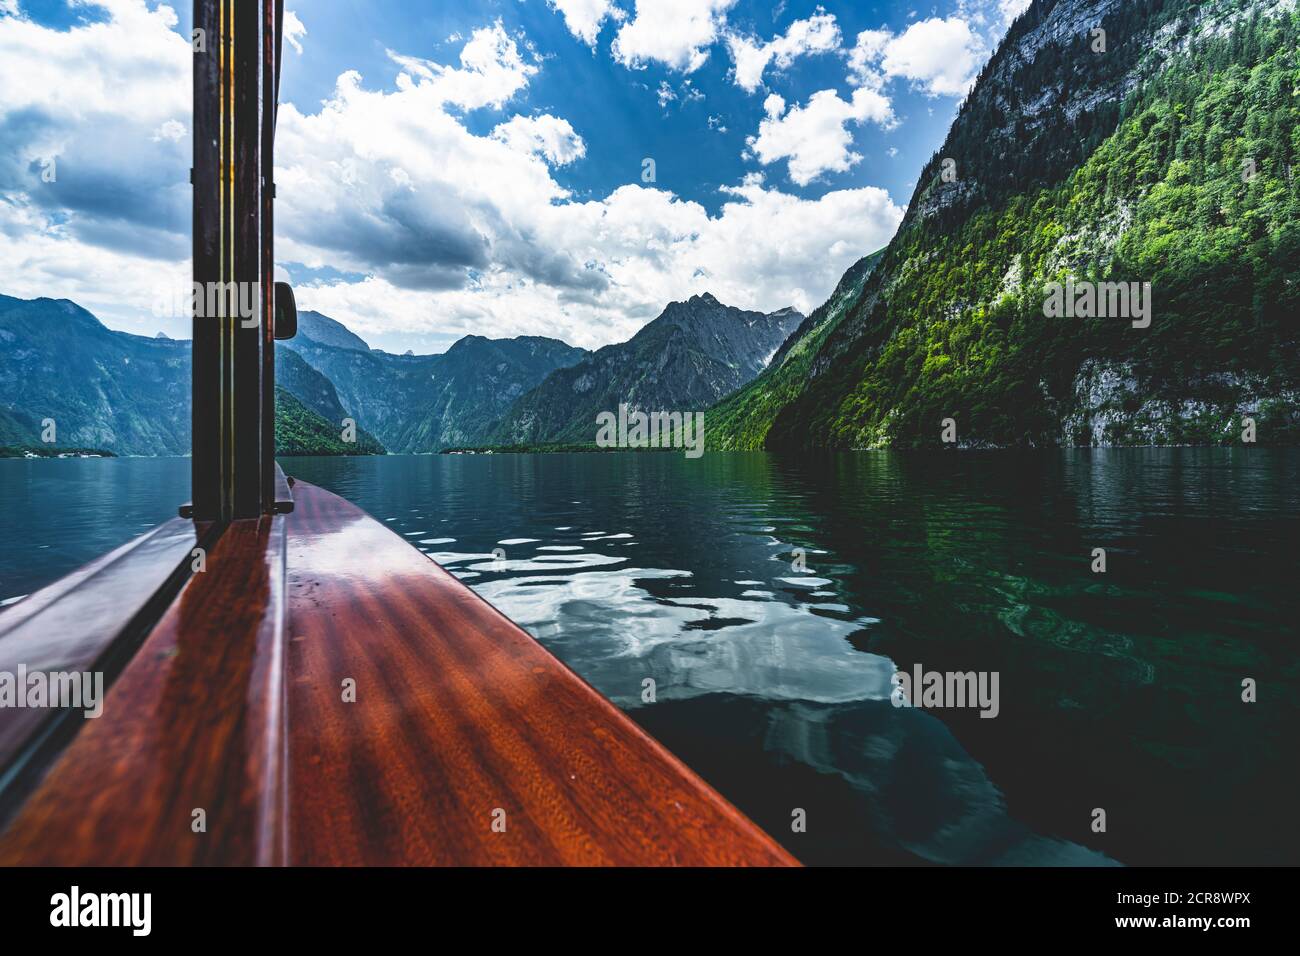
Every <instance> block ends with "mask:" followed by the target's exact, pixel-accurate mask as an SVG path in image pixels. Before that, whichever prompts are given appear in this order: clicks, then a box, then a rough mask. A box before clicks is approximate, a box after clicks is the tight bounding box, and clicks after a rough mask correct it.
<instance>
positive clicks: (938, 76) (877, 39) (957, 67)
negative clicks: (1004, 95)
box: [849, 17, 988, 96]
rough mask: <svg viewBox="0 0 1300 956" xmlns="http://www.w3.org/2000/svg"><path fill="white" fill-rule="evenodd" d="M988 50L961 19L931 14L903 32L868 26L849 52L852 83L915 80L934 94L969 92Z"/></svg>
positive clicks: (874, 85) (949, 94)
mask: <svg viewBox="0 0 1300 956" xmlns="http://www.w3.org/2000/svg"><path fill="white" fill-rule="evenodd" d="M987 55H988V49H987V47H986V46H985V45H984V41H983V40H982V39H981V38H980V36H979V35H978V34H977V33H975V32H974V31H973V30H971V27H970V24H969V23H967V21H966V20H963V19H962V18H960V17H949V18H947V19H939V18H938V17H931V18H930V19H928V20H920V21H918V22H916V23H913V24H912V25H910V26H909V27H908V28H907V29H906V30H904V31H903V32H902V33H898V34H895V33H891V32H890V31H889V30H864V31H863V32H862V33H859V34H858V39H857V43H856V45H855V46H854V48H853V50H852V51H851V52H850V54H849V69H850V72H851V74H852V77H853V79H854V82H856V83H858V84H859V85H861V86H869V87H879V86H880V84H881V83H883V82H884V81H885V80H887V79H889V78H893V77H902V78H904V79H907V80H911V81H912V82H913V83H914V84H916V85H917V86H918V87H919V88H921V89H923V90H924V91H925V92H926V93H928V94H929V95H931V96H965V95H966V93H967V92H968V91H969V90H970V87H971V84H972V83H973V82H974V81H975V77H976V75H977V74H978V73H979V68H980V66H981V65H982V64H983V63H984V60H985V59H986V58H987Z"/></svg>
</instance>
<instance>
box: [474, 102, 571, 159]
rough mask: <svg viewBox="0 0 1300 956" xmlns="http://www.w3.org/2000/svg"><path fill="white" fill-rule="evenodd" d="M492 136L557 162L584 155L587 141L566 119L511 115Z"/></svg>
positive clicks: (515, 147)
mask: <svg viewBox="0 0 1300 956" xmlns="http://www.w3.org/2000/svg"><path fill="white" fill-rule="evenodd" d="M492 138H493V139H495V140H499V141H501V142H503V143H506V144H507V145H509V146H511V147H512V148H514V149H518V150H521V151H523V152H526V153H539V154H541V155H542V156H544V157H546V159H547V160H548V161H549V162H551V163H553V164H554V165H556V166H567V165H568V164H569V163H571V162H573V161H574V160H578V159H582V157H584V156H586V155H587V144H586V143H584V142H583V141H582V137H581V136H579V135H578V134H577V133H575V132H574V131H573V127H572V126H571V125H570V124H569V121H568V120H566V119H559V118H557V117H555V116H546V115H542V116H512V117H511V118H510V119H509V120H507V121H506V122H504V123H502V124H501V125H499V126H498V127H497V128H496V129H494V130H493V131H492Z"/></svg>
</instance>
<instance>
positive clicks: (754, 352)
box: [493, 293, 804, 445]
mask: <svg viewBox="0 0 1300 956" xmlns="http://www.w3.org/2000/svg"><path fill="white" fill-rule="evenodd" d="M803 319H804V317H803V316H802V315H801V314H800V313H799V312H797V311H795V310H794V309H782V310H781V311H779V312H773V313H770V314H767V315H764V314H763V313H762V312H746V311H743V310H741V309H737V308H734V307H731V306H726V305H723V304H722V303H721V302H719V301H718V300H717V299H715V298H714V297H713V296H712V295H710V294H708V293H705V294H704V295H697V296H694V297H692V298H691V299H689V300H687V301H685V302H673V303H671V304H670V305H669V306H668V307H667V308H666V309H664V311H663V312H662V313H661V314H660V315H659V317H658V318H656V319H655V320H654V321H652V322H650V323H649V324H648V325H646V326H645V327H644V328H642V329H641V331H639V332H638V333H637V334H636V335H634V336H633V337H632V338H631V339H629V340H628V341H626V342H622V343H619V344H616V345H607V346H605V347H604V348H602V349H599V350H598V351H596V352H595V353H594V354H592V355H590V356H588V357H587V358H585V359H583V360H582V361H581V362H578V363H577V364H576V365H573V366H572V367H570V368H565V369H561V370H559V371H556V372H553V373H552V374H551V375H550V376H549V377H547V379H546V380H545V381H544V382H542V383H541V384H540V385H539V386H538V387H537V388H535V389H533V390H532V391H530V392H529V393H528V394H526V395H524V396H523V397H521V398H520V399H519V400H518V401H517V402H515V403H514V404H513V405H512V406H511V407H510V409H509V411H508V412H507V414H506V417H505V419H504V420H503V422H502V424H501V425H500V427H499V428H497V429H496V431H495V433H494V435H493V440H494V441H496V442H498V443H500V444H506V445H516V444H521V445H528V444H542V443H563V442H575V443H588V444H589V443H591V442H593V441H594V440H595V432H596V424H595V422H596V416H597V415H598V414H599V413H600V412H604V411H612V412H617V409H618V407H619V405H620V404H627V405H628V406H630V407H632V408H637V409H641V410H643V411H681V412H693V411H703V410H704V409H706V408H708V407H709V406H711V405H713V404H715V403H716V402H717V401H718V400H719V399H720V398H722V397H723V396H725V395H728V394H730V393H731V392H734V391H735V390H736V389H738V388H740V387H741V386H743V385H745V384H746V383H748V382H750V381H752V380H753V379H754V378H755V377H756V376H757V375H758V374H759V373H760V372H762V370H763V369H764V368H765V367H766V366H767V364H768V362H769V361H770V360H771V359H772V357H773V356H774V355H775V354H776V352H777V351H778V350H779V349H780V348H781V346H782V343H784V342H785V340H786V339H787V338H788V337H789V336H790V333H792V332H793V331H794V330H795V329H796V328H798V327H799V325H800V323H801V322H803Z"/></svg>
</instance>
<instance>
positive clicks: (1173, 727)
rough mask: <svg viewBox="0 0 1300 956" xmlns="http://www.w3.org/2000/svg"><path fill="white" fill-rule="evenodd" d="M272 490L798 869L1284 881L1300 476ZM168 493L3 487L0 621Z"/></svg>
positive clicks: (1198, 466) (139, 480) (518, 469)
mask: <svg viewBox="0 0 1300 956" xmlns="http://www.w3.org/2000/svg"><path fill="white" fill-rule="evenodd" d="M283 464H284V465H285V467H286V471H287V472H289V473H290V474H292V475H296V476H298V477H300V478H303V479H305V480H308V481H311V482H314V483H316V484H319V485H322V486H323V487H326V488H329V489H330V490H332V491H335V492H337V493H339V494H341V495H343V496H345V497H347V498H349V499H351V500H352V501H354V502H356V503H357V504H359V505H360V506H361V507H363V508H365V509H366V510H367V511H369V512H370V513H371V514H373V515H374V516H375V517H377V518H378V519H380V520H381V521H385V522H386V523H387V524H388V526H389V527H390V528H392V529H393V531H394V532H395V533H397V534H399V535H402V536H403V537H405V538H406V539H407V540H408V541H410V542H411V543H412V544H413V545H414V546H416V547H418V548H420V549H422V550H424V551H425V552H427V553H428V554H429V555H430V556H432V557H433V558H435V559H436V560H438V561H439V562H441V563H442V564H444V565H445V566H446V567H448V568H449V569H450V570H452V571H453V572H454V573H455V574H457V575H458V576H459V577H461V578H462V579H463V580H464V581H465V582H466V583H467V584H468V585H470V586H472V587H473V588H475V589H476V590H477V591H478V592H479V593H480V594H482V595H483V596H484V597H485V598H487V599H488V600H489V601H491V602H492V603H493V604H495V605H496V606H497V607H499V608H500V609H501V610H502V611H504V612H505V613H506V614H507V615H509V616H510V617H512V618H513V619H514V620H516V621H518V622H519V623H520V624H521V625H522V626H523V627H525V628H526V629H527V630H529V631H530V632H531V633H532V634H534V635H535V636H536V637H537V638H538V639H539V640H540V641H541V642H542V643H543V644H544V645H546V646H547V647H548V648H549V649H550V650H551V651H552V652H553V653H555V654H556V655H557V656H558V657H560V658H561V659H562V660H564V661H565V662H566V663H567V664H568V665H569V666H570V667H572V668H573V669H574V670H575V671H577V672H578V673H579V674H580V675H582V676H583V677H584V678H586V679H587V680H588V681H589V682H590V683H591V684H593V685H594V686H595V687H596V688H598V689H599V690H600V691H602V692H603V693H605V694H606V695H608V696H609V697H610V698H612V699H613V700H614V701H615V702H616V703H617V704H618V705H619V706H621V707H623V708H624V709H626V710H627V711H628V712H629V713H630V714H631V715H632V716H633V718H634V719H636V720H637V721H638V722H639V723H641V724H642V725H643V726H644V727H646V728H647V729H648V730H649V731H650V732H651V733H653V734H654V735H655V736H657V737H658V738H659V739H660V740H662V741H663V742H664V743H665V744H666V745H667V746H668V747H669V748H670V749H671V750H673V751H674V752H675V753H677V754H678V755H679V756H681V757H682V758H683V759H684V760H685V761H686V762H687V763H688V764H690V765H691V766H692V767H693V768H694V769H696V770H697V771H698V772H699V773H700V774H701V775H703V776H704V777H705V779H707V780H708V781H709V782H710V783H712V784H713V785H714V786H716V787H717V788H718V789H719V790H721V791H722V792H723V793H724V794H725V795H726V796H727V797H728V798H729V799H731V800H732V801H733V802H734V803H736V804H737V805H738V806H739V807H741V808H742V809H743V810H745V811H746V812H747V813H748V814H750V815H751V816H752V817H753V818H754V819H755V820H756V822H758V823H759V824H760V825H761V826H763V827H764V828H765V829H767V830H768V831H769V832H770V833H772V834H773V835H774V836H776V837H777V839H779V840H781V841H782V842H783V843H784V844H785V845H786V846H788V847H789V848H790V849H791V850H792V851H793V852H794V853H795V854H796V855H798V856H799V857H800V858H801V859H802V860H804V861H805V862H809V863H896V862H909V863H910V862H915V863H977V864H979V863H1012V864H1037V863H1052V864H1057V863H1064V864H1076V863H1078V864H1092V863H1103V864H1104V863H1109V862H1120V863H1129V864H1152V863H1230V862H1235V863H1265V862H1277V863H1280V862H1291V863H1294V862H1295V860H1296V859H1297V857H1298V856H1300V818H1298V814H1297V809H1296V808H1297V806H1298V805H1300V801H1298V800H1297V797H1298V796H1300V788H1298V785H1297V763H1298V761H1297V759H1296V758H1297V736H1296V732H1297V730H1298V729H1300V667H1297V663H1298V660H1300V658H1298V655H1297V621H1300V577H1298V576H1297V571H1298V570H1300V560H1298V555H1297V544H1298V543H1300V481H1298V480H1297V479H1298V478H1300V451H1297V450H1266V449H1259V450H1255V449H1249V450H1248V449H1150V450H1143V449H1138V450H1115V451H1078V452H1043V453H1025V454H1021V453H1013V452H990V453H952V454H942V455H940V454H895V453H883V452H882V453H862V454H840V455H831V454H827V455H822V456H813V455H805V456H801V457H798V458H783V457H777V456H770V455H764V454H718V453H709V454H706V455H705V456H704V457H703V458H701V459H698V460H687V459H686V458H685V457H684V456H682V455H679V454H668V453H640V454H637V453H629V454H591V455H541V456H535V455H532V456H530V455H523V456H514V455H501V456H424V457H388V458H346V459H345V458H329V459H288V460H286V461H285V462H283ZM188 478H189V462H188V461H187V460H184V459H173V460H156V459H117V460H62V461H0V491H3V505H2V506H0V509H2V510H0V516H2V517H3V519H4V525H5V529H6V533H5V535H4V540H3V544H0V597H12V596H15V595H18V594H23V593H26V592H28V591H30V590H33V589H35V588H37V587H39V586H41V585H42V584H45V583H48V582H49V581H50V580H52V579H54V578H56V577H58V576H60V575H62V574H64V573H66V572H67V571H69V570H71V569H72V568H73V567H75V566H76V565H77V564H79V563H82V562H84V561H86V560H89V559H90V558H93V557H95V556H96V555H98V554H100V553H102V552H103V551H105V550H107V549H108V548H110V547H112V546H114V545H116V544H118V543H120V542H121V541H124V540H126V539H127V538H129V537H131V536H132V535H134V534H137V533H139V532H141V531H143V530H144V529H145V528H147V527H149V526H151V525H153V524H154V523H156V522H158V521H161V520H163V519H165V518H167V517H169V516H171V515H172V514H174V513H175V506H176V504H177V503H178V502H180V501H182V500H185V499H186V498H187V497H188ZM1094 548H1104V549H1105V550H1106V564H1107V567H1106V571H1105V573H1094V572H1093V570H1092V563H1093V549H1094ZM357 560H359V561H364V560H365V556H364V555H358V556H357ZM917 665H920V666H921V667H922V668H923V669H924V670H925V671H942V672H949V671H954V672H965V671H976V672H987V673H991V672H996V673H997V675H998V681H999V683H998V690H999V700H998V713H997V716H996V717H994V718H992V719H985V718H981V717H980V712H979V710H978V709H974V708H967V709H955V708H950V709H926V708H905V707H895V706H894V705H893V704H892V703H891V701H890V693H891V690H892V686H891V683H890V678H891V676H892V675H893V674H894V673H895V671H896V670H897V669H902V670H904V671H906V672H907V673H912V671H913V668H914V667H916V666H917ZM1245 678H1252V679H1254V680H1255V681H1257V682H1258V702H1257V703H1244V702H1243V701H1242V699H1241V695H1242V680H1243V679H1245ZM647 679H650V680H653V681H654V689H655V701H654V703H647V702H645V701H644V699H643V693H644V689H645V687H646V684H645V682H646V680H647ZM1098 809H1101V810H1104V811H1105V818H1106V832H1104V833H1096V832H1093V830H1092V825H1093V821H1094V819H1095V811H1096V810H1098ZM800 811H801V813H800ZM796 818H802V819H803V820H804V821H806V830H805V832H794V831H793V829H792V822H793V821H794V820H795V819H796Z"/></svg>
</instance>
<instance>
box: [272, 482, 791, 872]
mask: <svg viewBox="0 0 1300 956" xmlns="http://www.w3.org/2000/svg"><path fill="white" fill-rule="evenodd" d="M293 491H294V499H295V510H294V512H293V514H292V515H290V516H288V518H287V519H286V521H287V526H288V567H289V577H288V581H289V588H288V590H289V607H290V631H289V634H290V641H289V653H288V665H287V670H288V675H289V682H288V701H289V714H290V720H289V727H290V737H289V739H290V747H289V758H290V759H289V766H290V772H289V782H290V787H289V811H290V812H289V816H290V840H289V860H290V862H292V863H302V864H348V865H353V864H421V865H428V864H443V865H488V864H512V865H548V864H566V865H602V864H617V865H664V864H679V865H742V864H753V865H789V864H793V863H794V862H795V861H794V860H793V858H792V857H790V855H789V854H787V853H786V852H785V851H784V850H783V849H781V848H780V847H779V846H778V845H777V844H776V843H775V842H774V841H773V840H772V839H771V838H770V837H769V836H767V835H766V834H765V833H763V832H762V831H761V830H759V829H758V827H757V826H755V825H754V824H753V823H752V822H751V821H750V820H749V819H748V818H746V817H745V816H744V815H742V814H741V813H740V812H739V811H738V810H736V809H735V808H734V807H732V806H731V805H730V804H729V803H728V802H726V801H725V800H724V799H723V798H722V797H721V796H720V795H719V794H718V793H717V792H716V791H714V790H713V789H712V788H710V787H709V786H708V785H707V784H706V783H704V782H703V781H702V780H701V779H700V778H699V777H698V776H697V775H695V774H694V773H693V772H692V771H690V770H689V769H688V768H687V767H686V766H685V765H684V764H682V763H681V761H680V760H678V759H677V758H676V757H674V756H673V755H672V754H671V753H669V752H668V751H667V750H665V749H664V748H663V747H662V746H661V745H660V744H659V743H658V742H656V741H655V740H654V739H653V738H651V737H650V736H649V735H648V734H646V733H645V732H644V731H642V730H641V729H640V728H639V727H637V725H636V724H635V723H633V722H632V721H631V720H630V719H629V718H628V717H627V716H626V715H625V714H623V713H622V712H621V711H620V710H618V708H616V707H615V706H614V705H613V704H611V703H610V702H609V701H607V700H606V699H605V698H604V697H602V696H601V695H600V694H598V693H597V692H596V691H594V690H593V689H592V688H591V687H589V686H588V685H587V684H586V683H584V682H583V681H582V680H581V679H580V678H578V677H577V676H576V675H575V674H573V672H572V671H570V670H568V668H566V667H565V666H564V665H563V664H561V663H560V662H559V661H558V660H557V659H556V658H554V657H553V656H552V655H551V654H550V653H548V652H547V651H546V650H545V649H544V648H542V646H541V645H540V644H538V643H537V642H536V641H535V640H534V639H533V638H532V637H531V636H529V635H528V634H527V633H525V632H524V631H522V630H521V629H520V628H519V627H518V626H516V625H515V624H514V623H512V622H511V621H509V620H508V619H506V618H505V617H503V616H502V615H501V614H499V613H498V612H497V611H496V610H495V609H493V608H492V607H491V606H490V605H488V604H487V603H486V602H485V601H483V600H482V599H481V598H479V597H477V596H476V595H475V594H474V593H473V592H471V591H470V590H469V589H467V588H466V587H465V586H464V585H462V584H461V583H460V582H459V581H457V580H456V579H455V578H453V577H452V576H451V575H449V574H448V573H447V572H446V571H444V570H443V569H442V568H440V567H439V566H438V565H436V564H435V563H434V562H433V561H431V560H429V559H428V558H427V557H426V556H425V555H423V554H422V553H420V552H419V551H417V550H416V549H414V548H413V547H411V546H410V545H409V544H408V543H407V542H406V541H405V540H403V539H402V538H400V537H398V536H397V535H395V534H394V533H393V532H391V531H390V530H389V529H387V528H386V527H384V526H383V525H382V524H380V523H379V522H377V521H375V520H374V519H373V518H371V517H369V516H368V515H366V514H365V513H364V512H362V511H360V510H359V509H358V508H356V507H355V506H354V505H352V504H350V503H349V502H347V501H345V500H343V499H341V498H339V497H337V496H335V495H333V494H330V493H328V492H326V491H323V490H321V489H319V488H315V487H313V486H311V485H308V484H305V483H303V482H297V483H296V484H295V485H294V488H293ZM344 680H352V681H354V682H355V696H356V699H355V702H351V703H349V702H345V701H344V699H343V698H344V693H343V682H344ZM498 811H503V812H504V817H502V815H501V813H500V812H498ZM502 819H503V820H504V824H505V830H504V832H495V831H494V829H493V823H494V820H496V821H501V820H502ZM498 825H499V823H498Z"/></svg>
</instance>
